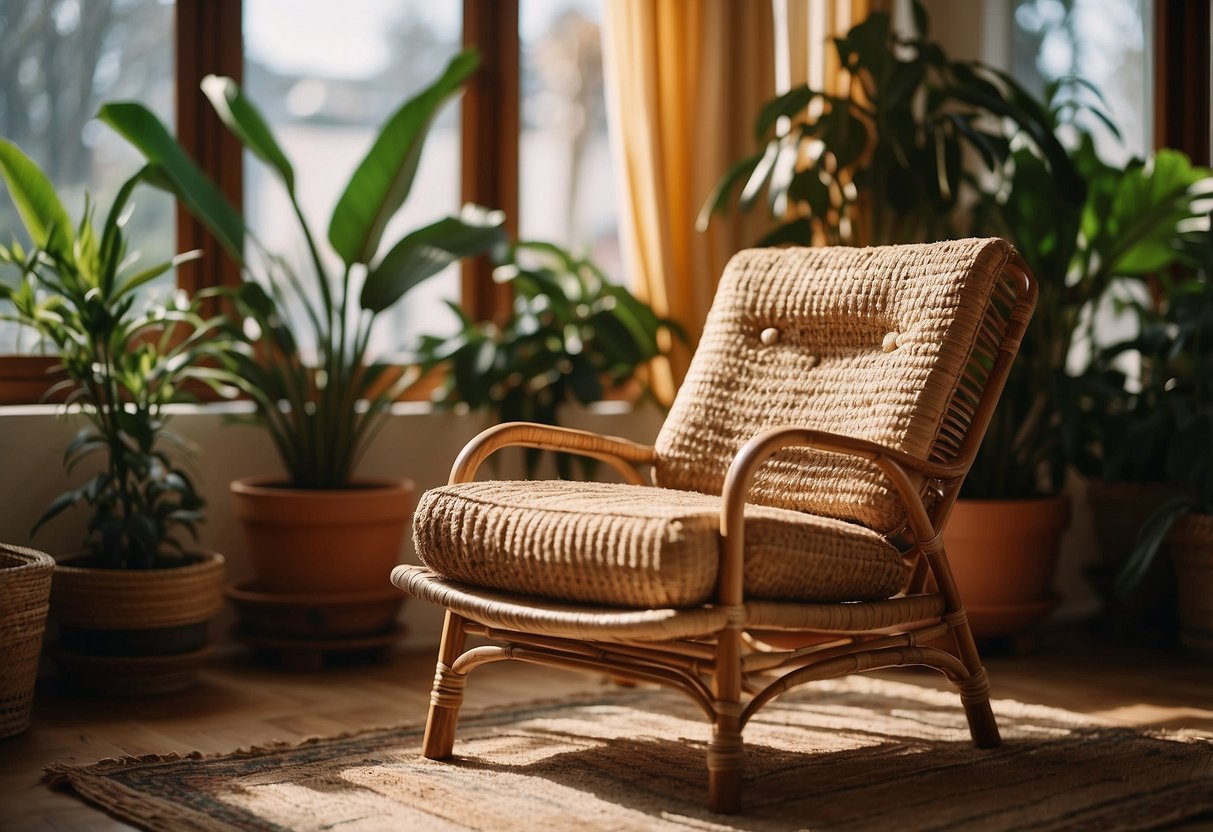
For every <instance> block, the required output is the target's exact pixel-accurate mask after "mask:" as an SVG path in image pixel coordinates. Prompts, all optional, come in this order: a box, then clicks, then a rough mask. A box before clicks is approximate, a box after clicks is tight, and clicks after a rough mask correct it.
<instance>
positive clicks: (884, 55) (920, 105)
mask: <svg viewBox="0 0 1213 832" xmlns="http://www.w3.org/2000/svg"><path fill="white" fill-rule="evenodd" d="M913 9H914V18H915V23H916V33H915V35H914V36H913V37H909V38H902V37H900V36H899V35H897V34H896V32H895V31H894V29H893V26H892V21H891V19H890V16H889V15H888V14H887V13H885V12H873V13H872V14H871V15H869V16H868V17H867V18H865V19H864V20H863V21H862V22H861V23H859V24H857V25H856V26H854V27H852V28H851V30H850V31H848V32H847V34H846V35H845V36H844V37H840V38H835V39H834V40H833V45H834V48H835V49H836V51H837V52H838V58H839V61H840V63H841V65H842V67H843V68H844V69H846V70H847V71H848V72H849V73H850V75H851V77H852V79H853V92H854V94H853V95H845V96H836V95H830V94H827V93H825V92H823V91H821V90H814V89H812V88H811V87H809V86H807V85H805V86H798V87H795V88H793V89H791V90H789V91H788V92H786V93H784V94H783V95H781V96H779V97H777V98H775V99H773V100H772V101H770V102H768V103H767V104H766V106H764V107H763V109H762V111H761V112H760V114H759V116H758V118H757V120H756V121H755V124H754V135H755V140H756V141H757V143H758V149H757V151H756V152H755V153H754V154H753V155H751V156H749V157H747V158H745V159H742V160H740V161H739V162H737V163H736V164H735V165H733V167H732V168H730V169H729V171H728V172H727V173H725V175H724V176H723V177H722V178H721V180H720V182H719V184H718V185H717V186H716V189H715V190H714V191H713V193H712V194H711V196H710V197H709V198H708V200H707V202H706V203H705V204H704V206H703V210H702V212H701V213H700V216H699V227H700V229H701V230H702V229H703V228H706V226H707V225H708V223H709V221H710V218H711V215H712V214H713V213H716V212H720V211H724V210H725V209H727V208H728V206H729V205H730V204H731V203H732V201H733V198H734V197H733V192H734V191H735V190H736V189H737V186H738V185H739V184H741V191H740V195H739V196H738V197H737V202H738V204H739V206H740V208H741V210H743V211H748V210H750V209H751V208H752V207H753V206H754V205H756V204H758V203H759V201H760V198H761V197H762V195H763V192H764V191H765V193H766V199H765V204H766V207H767V209H768V210H769V211H770V212H771V214H772V215H773V216H774V217H776V218H777V219H783V220H785V222H784V223H783V225H781V226H780V227H778V228H776V229H775V230H774V231H773V232H771V234H769V235H768V236H767V237H766V238H764V239H763V240H761V241H760V242H759V245H774V244H777V243H788V242H790V243H798V244H802V245H810V244H813V243H815V242H816V243H822V244H830V245H837V244H843V245H863V244H874V245H878V244H887V243H901V242H918V241H922V240H939V239H949V238H953V237H957V236H964V233H965V232H966V231H967V228H966V227H965V226H966V225H967V223H966V220H967V219H969V214H968V213H967V212H966V211H960V210H958V209H961V208H965V207H967V206H968V205H971V204H972V203H973V202H974V201H976V200H977V198H978V195H979V193H980V191H981V189H982V188H983V187H984V186H983V185H982V183H981V181H980V179H979V175H980V174H981V173H982V172H983V171H984V172H985V173H986V174H990V173H994V172H997V171H999V170H1000V169H1001V168H1002V165H1003V164H1004V163H1005V161H1006V160H1007V158H1008V156H1009V155H1010V153H1011V145H1012V139H1013V138H1015V137H1016V136H1020V137H1022V139H1021V140H1022V141H1026V142H1027V143H1029V144H1030V145H1031V146H1032V148H1033V151H1034V152H1035V153H1036V154H1037V155H1038V156H1039V158H1041V159H1042V160H1044V161H1045V163H1046V164H1047V166H1048V169H1049V171H1050V173H1051V175H1053V176H1054V177H1056V179H1057V180H1058V182H1059V183H1060V184H1061V185H1062V187H1063V190H1066V191H1067V192H1069V193H1070V194H1071V196H1070V197H1069V198H1070V199H1071V200H1074V201H1078V202H1081V200H1082V188H1083V185H1082V181H1081V180H1080V179H1079V178H1078V176H1077V174H1076V172H1075V170H1074V167H1073V165H1072V163H1071V161H1070V159H1069V157H1068V156H1067V154H1066V152H1065V149H1064V148H1063V147H1062V145H1061V143H1060V142H1059V141H1058V139H1057V137H1056V135H1055V134H1054V132H1053V130H1052V124H1051V122H1050V119H1049V115H1048V113H1047V112H1045V110H1044V108H1043V107H1042V106H1041V104H1040V103H1039V102H1038V101H1036V100H1035V99H1034V98H1033V97H1032V96H1031V95H1029V94H1028V93H1027V92H1026V91H1025V90H1024V89H1023V88H1021V87H1020V86H1019V85H1018V84H1017V83H1016V82H1015V80H1014V79H1013V78H1011V77H1010V76H1008V75H1006V74H1005V73H1003V72H999V71H997V70H995V69H992V68H990V67H987V66H984V65H982V64H980V63H977V62H974V61H954V60H951V59H950V58H949V57H948V56H947V55H946V53H945V52H944V50H943V48H942V47H941V46H940V45H939V44H938V43H935V42H934V41H932V40H930V39H929V38H928V36H927V34H928V30H929V21H928V19H927V14H926V12H925V11H924V9H923V8H922V6H921V5H920V4H919V3H917V2H916V3H914V6H913Z"/></svg>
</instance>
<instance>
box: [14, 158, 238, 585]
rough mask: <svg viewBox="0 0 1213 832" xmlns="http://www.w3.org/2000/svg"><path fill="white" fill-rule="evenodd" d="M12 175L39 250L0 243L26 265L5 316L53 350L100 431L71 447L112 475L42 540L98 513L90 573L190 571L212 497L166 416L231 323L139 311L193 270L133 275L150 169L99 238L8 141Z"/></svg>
mask: <svg viewBox="0 0 1213 832" xmlns="http://www.w3.org/2000/svg"><path fill="white" fill-rule="evenodd" d="M0 175H2V176H3V179H4V182H5V184H6V185H7V186H8V192H9V195H10V196H11V197H12V199H13V202H14V204H15V205H16V207H17V210H18V212H19V214H20V216H21V219H22V221H23V223H24V225H25V228H26V231H27V232H28V234H29V237H30V239H31V241H32V244H33V246H32V248H31V249H30V250H28V251H26V250H25V249H24V248H23V247H22V246H21V245H20V244H19V243H17V242H14V243H13V244H12V245H11V246H8V247H4V246H0V263H3V264H6V265H7V266H9V267H10V268H15V269H16V270H17V271H18V273H19V278H18V280H17V282H16V283H15V285H14V284H9V283H0V300H3V301H6V302H7V304H6V306H7V308H8V309H9V310H11V311H7V312H5V313H4V314H3V315H2V317H3V318H4V319H6V320H10V321H15V322H17V323H19V324H22V325H26V326H29V327H31V328H33V329H34V330H35V331H36V332H37V333H38V334H39V335H40V336H41V337H42V338H43V339H44V340H45V341H46V342H48V343H50V344H52V345H53V346H54V347H55V349H56V350H57V352H58V357H59V359H60V363H61V366H62V370H63V372H64V374H65V379H64V380H63V381H62V382H60V383H59V384H58V385H56V389H54V390H52V393H55V392H66V400H65V408H67V409H69V410H71V411H73V412H75V411H78V412H79V413H80V414H82V415H83V416H84V418H85V419H87V420H88V425H87V426H86V427H85V428H83V429H82V430H81V431H80V432H79V433H78V434H77V435H76V437H75V438H74V439H73V440H72V441H71V443H70V444H69V445H68V446H67V449H66V451H65V452H64V465H65V467H66V468H67V470H68V471H69V472H70V471H72V470H74V469H75V468H76V466H77V465H79V464H80V463H82V462H84V461H85V460H88V459H90V458H92V457H95V456H99V457H100V458H101V459H102V464H101V465H100V470H99V471H97V473H95V474H93V475H92V476H90V477H88V478H87V479H85V480H84V482H82V483H81V484H80V485H78V486H76V487H75V488H72V489H71V490H69V491H66V492H64V493H63V494H61V495H60V496H59V497H58V498H56V499H55V500H54V501H53V502H52V503H51V505H50V507H49V508H48V509H47V511H46V513H45V514H44V515H43V516H42V518H41V520H39V521H38V524H37V526H35V530H37V528H39V527H41V525H42V524H43V523H45V522H46V521H47V520H50V519H51V518H52V517H55V516H56V515H58V514H59V513H60V512H62V511H64V510H65V509H67V508H69V507H71V506H74V505H77V504H81V503H83V504H85V505H87V506H88V507H89V508H90V509H91V512H92V513H91V517H90V519H89V521H88V536H87V541H86V545H87V546H88V548H89V550H90V552H91V554H92V558H91V560H90V564H91V565H95V566H101V567H108V568H121V569H142V568H151V567H156V566H164V565H169V564H171V563H176V562H180V558H177V557H174V553H179V552H181V550H182V543H181V540H180V538H179V533H180V532H186V533H188V534H189V535H191V536H193V537H195V538H196V537H197V524H198V523H199V522H200V521H201V520H202V517H203V514H202V512H203V500H202V498H201V497H200V496H199V495H198V493H197V491H196V490H195V488H194V485H193V482H192V481H191V479H190V476H189V474H188V473H187V472H186V470H185V469H184V468H183V467H182V466H181V464H180V463H178V462H177V460H176V459H175V456H174V454H173V453H170V452H169V450H168V448H169V447H170V446H178V447H179V446H181V445H182V442H181V440H180V439H178V438H177V437H175V436H174V435H173V434H172V433H170V432H169V431H168V430H167V429H166V423H167V421H168V415H167V413H166V411H165V407H166V406H167V405H170V404H174V403H178V402H189V401H193V400H194V397H193V395H192V393H191V392H190V386H189V385H190V382H193V381H206V376H207V372H206V369H205V367H204V366H203V365H205V364H206V363H207V362H208V361H209V362H216V361H219V360H222V359H223V358H224V356H225V353H226V351H227V349H228V347H229V346H230V343H229V342H228V341H227V339H226V338H225V337H224V336H223V329H224V326H223V324H224V321H223V320H222V319H215V318H212V319H209V320H204V319H203V318H202V317H201V315H200V314H199V304H200V302H201V299H193V300H191V299H188V298H184V297H183V296H178V297H176V298H174V300H173V302H172V303H170V304H168V305H167V306H155V305H151V306H148V307H147V308H146V309H145V308H143V305H142V304H141V303H140V301H139V298H138V295H137V290H138V289H139V288H140V287H141V286H144V285H146V284H147V283H149V282H150V281H152V280H154V279H155V278H156V277H158V276H160V275H162V274H164V273H166V272H168V271H169V270H171V269H173V268H174V267H175V266H177V265H179V264H180V263H182V262H184V261H186V260H189V259H192V258H193V257H195V256H197V252H190V253H188V254H181V255H178V256H177V257H174V258H173V259H172V260H171V261H168V262H165V263H160V264H157V265H154V266H150V267H147V268H143V269H136V268H135V267H134V265H133V264H134V260H135V254H134V252H130V251H128V248H127V240H126V237H125V235H124V232H123V225H124V223H125V221H126V217H127V216H129V209H130V208H131V207H132V203H131V202H130V199H131V195H132V192H133V191H134V189H135V187H136V186H137V185H138V184H139V183H140V182H141V181H143V180H144V179H145V178H146V177H147V175H148V171H147V170H146V169H145V170H142V171H140V172H139V173H137V174H136V175H135V176H133V177H131V178H130V179H128V180H127V181H126V183H125V184H124V185H123V186H122V187H121V189H120V190H119V191H118V195H117V196H116V197H115V199H114V202H113V204H112V205H111V206H110V209H109V211H108V212H107V213H106V215H105V218H104V221H103V223H102V225H101V226H100V227H99V228H95V227H94V211H93V206H92V204H91V203H89V202H88V201H87V200H86V203H85V208H84V212H83V216H82V217H81V219H80V221H79V223H76V224H73V223H71V221H70V220H69V218H68V215H67V212H66V211H65V210H64V208H63V205H62V203H61V202H60V200H59V197H58V195H57V194H56V192H55V188H54V186H53V185H52V183H51V181H50V180H49V179H48V178H47V176H46V174H45V173H44V172H43V171H42V169H41V168H39V167H38V165H37V164H36V163H34V162H33V161H32V160H31V159H29V158H28V157H27V156H26V155H25V154H24V153H22V152H21V150H20V149H19V148H18V147H17V146H16V145H14V144H13V143H12V142H9V141H8V140H3V139H0Z"/></svg>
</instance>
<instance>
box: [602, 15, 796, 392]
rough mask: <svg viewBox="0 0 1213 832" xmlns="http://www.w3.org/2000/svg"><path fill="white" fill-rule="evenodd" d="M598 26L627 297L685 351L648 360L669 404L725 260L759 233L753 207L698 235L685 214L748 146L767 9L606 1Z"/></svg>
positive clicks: (760, 86)
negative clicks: (643, 305) (661, 322)
mask: <svg viewBox="0 0 1213 832" xmlns="http://www.w3.org/2000/svg"><path fill="white" fill-rule="evenodd" d="M605 23H606V25H605V27H604V39H605V58H604V63H605V69H606V73H607V107H608V108H609V110H610V113H609V119H610V120H611V123H612V127H613V128H614V129H615V132H614V133H613V137H614V141H615V143H616V146H615V159H616V164H617V168H616V170H617V171H619V173H620V175H621V179H622V193H621V194H620V199H621V204H620V217H619V221H620V236H621V238H622V242H623V247H624V263H625V264H626V267H627V272H628V274H629V275H630V276H631V279H632V285H633V287H634V288H635V290H636V293H637V295H638V296H640V297H642V298H644V299H645V300H647V301H648V302H649V303H650V304H652V305H653V307H654V309H655V310H656V311H657V312H658V314H661V315H667V316H669V317H671V318H673V319H674V320H676V321H678V322H679V323H680V324H681V325H682V326H683V327H684V328H685V329H686V330H687V334H688V335H689V336H690V338H691V346H690V347H689V348H688V347H684V346H679V345H675V348H674V350H673V352H672V354H671V359H670V366H668V367H666V366H658V367H655V368H654V378H653V385H654V389H655V391H656V392H657V394H658V395H659V397H661V398H663V399H665V400H667V401H668V400H669V399H670V398H672V396H673V391H674V389H675V388H676V385H677V382H678V381H681V379H682V377H683V375H684V374H685V372H686V365H687V362H688V360H689V357H690V352H691V350H692V349H693V346H694V344H695V343H696V342H697V341H698V336H699V331H700V328H701V327H702V324H703V320H704V317H705V316H706V315H707V311H708V306H709V305H710V304H711V301H712V295H713V292H714V291H715V288H716V281H717V279H718V278H719V276H720V272H721V270H722V269H723V267H724V263H725V261H726V260H727V259H728V258H729V256H730V255H732V254H733V253H734V252H735V251H737V250H738V249H740V248H742V247H743V246H744V245H746V244H747V243H750V242H753V241H754V239H756V237H757V236H759V235H758V234H756V233H753V232H754V228H755V226H756V224H757V223H759V222H761V219H762V218H761V217H760V216H759V213H760V212H757V211H756V212H754V213H755V216H754V218H752V219H747V220H746V221H745V222H739V221H736V218H729V219H732V220H734V221H728V222H713V223H712V226H711V228H709V229H708V231H707V233H704V234H701V233H699V232H697V231H696V230H695V217H696V215H697V214H698V213H699V209H700V206H701V205H702V204H703V202H704V200H705V199H707V197H708V195H709V194H710V193H711V191H712V187H713V186H714V185H715V183H716V181H717V180H718V179H719V178H720V176H721V175H722V174H723V173H724V171H725V170H727V169H728V167H729V165H731V164H732V163H733V162H735V161H736V160H738V159H740V158H741V157H742V156H743V155H745V154H748V153H751V152H753V148H754V138H753V123H754V118H755V116H757V114H758V110H759V109H760V108H761V106H762V104H763V102H765V101H767V100H768V99H769V98H770V97H771V96H772V94H773V93H774V89H775V86H774V62H773V60H772V42H773V33H772V29H771V6H770V3H767V2H754V0H609V2H608V3H607V5H606V21H605ZM747 226H749V228H748V229H747Z"/></svg>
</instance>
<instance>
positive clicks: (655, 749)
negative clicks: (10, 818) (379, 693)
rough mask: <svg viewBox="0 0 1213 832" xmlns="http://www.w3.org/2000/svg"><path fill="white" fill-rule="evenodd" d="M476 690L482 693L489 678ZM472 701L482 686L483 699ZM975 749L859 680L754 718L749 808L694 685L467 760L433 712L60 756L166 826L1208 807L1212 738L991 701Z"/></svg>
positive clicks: (538, 721)
mask: <svg viewBox="0 0 1213 832" xmlns="http://www.w3.org/2000/svg"><path fill="white" fill-rule="evenodd" d="M471 696H473V697H474V685H473V691H472V694H471ZM473 701H474V699H473ZM994 711H995V714H996V715H997V716H998V718H999V721H1000V723H1001V727H1002V731H1003V736H1004V739H1006V740H1007V742H1006V743H1005V744H1004V746H1003V747H1002V748H1000V749H997V750H994V751H978V750H975V749H973V748H972V746H971V745H970V744H969V741H968V731H967V729H966V728H965V724H964V717H963V714H962V712H961V709H960V707H959V700H958V697H957V696H955V695H954V694H951V693H942V692H937V691H934V690H930V689H926V688H921V687H918V686H916V685H913V684H904V683H900V682H888V681H884V680H880V679H872V678H863V677H853V678H850V679H845V680H838V681H833V682H822V683H819V684H817V685H815V686H812V687H810V688H805V689H801V690H799V691H797V692H795V693H793V694H789V695H787V696H785V697H782V698H781V699H779V700H776V701H775V702H773V703H771V704H769V705H767V707H766V708H764V709H763V710H762V711H761V712H760V713H759V715H758V716H757V717H755V719H754V720H753V721H752V722H751V723H750V725H749V726H748V727H747V729H746V733H745V739H746V746H747V758H746V765H747V771H746V786H745V793H744V794H745V798H744V800H745V805H744V808H743V811H742V813H741V814H740V815H736V816H732V817H723V816H719V815H713V814H711V813H709V812H708V811H707V810H706V809H705V808H704V801H705V795H706V789H707V774H706V769H705V764H704V744H705V740H706V738H707V735H708V728H707V725H706V722H705V721H704V720H703V719H702V716H701V714H700V713H699V711H698V710H696V709H694V708H693V706H691V705H690V704H689V703H688V702H687V701H684V700H683V699H681V698H680V697H679V696H677V695H675V694H672V693H667V692H664V691H655V690H648V689H631V690H628V689H620V690H619V691H617V692H613V693H610V694H608V695H606V696H599V697H596V698H594V699H582V700H571V701H570V700H565V701H563V702H548V703H542V704H537V705H530V706H523V707H515V708H508V709H497V710H494V711H490V712H482V713H478V714H474V713H472V712H470V711H469V712H468V713H466V714H465V717H464V719H463V720H462V721H461V724H460V726H459V733H458V738H457V740H456V745H455V752H456V755H457V756H456V757H455V758H454V759H453V760H451V761H448V762H433V761H430V760H426V759H424V758H422V757H421V756H420V754H419V753H418V748H419V746H420V743H421V734H422V729H421V727H420V726H409V727H404V728H393V729H388V730H376V731H368V732H366V733H361V734H357V735H349V736H343V737H337V738H332V739H317V740H312V741H309V742H305V743H302V744H298V745H289V746H287V745H282V746H277V747H271V748H254V749H248V750H243V751H238V752H236V753H233V754H227V755H223V756H218V757H203V756H202V755H192V756H187V757H175V756H174V757H145V758H141V759H123V760H103V761H102V762H100V763H97V764H95V765H91V766H83V767H73V766H67V765H56V766H53V767H51V768H50V769H49V770H48V780H49V781H51V782H52V783H53V784H56V785H59V786H63V787H70V788H73V789H74V790H75V791H76V793H78V794H79V795H80V796H81V797H83V798H84V799H86V800H88V801H90V802H92V803H94V804H96V805H97V806H100V807H101V808H103V809H105V810H106V811H108V812H110V813H111V814H113V815H115V816H116V817H119V818H121V819H123V820H126V821H128V822H130V823H133V824H135V825H136V826H138V827H140V828H143V829H151V830H174V832H177V831H178V830H284V829H285V830H313V829H314V830H319V829H336V830H341V832H355V831H357V832H363V831H364V830H376V831H377V830H466V829H479V830H494V832H497V831H500V832H531V830H539V829H577V830H579V832H597V831H598V830H633V829H634V830H732V829H738V830H753V832H762V831H763V830H790V829H895V830H898V832H902V831H903V830H913V829H966V830H967V829H1023V828H1032V829H1101V830H1129V829H1157V828H1159V827H1160V826H1164V825H1167V824H1172V823H1176V822H1179V821H1182V820H1185V819H1191V818H1194V817H1196V816H1199V815H1202V814H1203V813H1210V812H1213V739H1210V738H1209V737H1204V736H1197V735H1194V734H1189V733H1171V734H1165V735H1164V734H1143V733H1140V732H1136V731H1131V730H1127V729H1119V728H1108V727H1098V726H1093V725H1091V724H1090V722H1089V720H1086V721H1084V719H1083V718H1082V717H1081V716H1079V715H1077V714H1073V713H1069V712H1066V711H1061V710H1056V709H1052V708H1044V707H1037V706H1029V705H1022V704H1019V703H1016V702H1012V701H1005V700H1004V701H996V702H995V704H994Z"/></svg>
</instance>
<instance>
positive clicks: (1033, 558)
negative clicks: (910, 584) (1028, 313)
mask: <svg viewBox="0 0 1213 832" xmlns="http://www.w3.org/2000/svg"><path fill="white" fill-rule="evenodd" d="M1069 522H1070V498H1069V497H1068V496H1065V495H1062V496H1057V497H1043V498H1039V499H1025V500H957V502H956V505H955V507H954V508H953V509H952V515H951V517H950V518H949V520H948V524H947V527H946V528H945V529H944V533H943V540H944V546H945V547H946V549H947V553H948V562H949V563H950V564H951V566H952V574H953V575H954V577H955V578H956V584H957V586H958V587H959V589H960V597H961V599H962V600H963V602H964V605H965V609H966V610H968V613H969V621H970V622H971V623H972V625H973V634H974V635H975V636H976V637H978V638H996V637H1003V636H1013V635H1017V634H1019V633H1022V632H1024V631H1026V630H1028V629H1029V628H1031V627H1032V626H1033V625H1034V624H1036V623H1037V622H1038V621H1039V620H1040V619H1041V618H1043V617H1044V616H1045V615H1046V614H1047V613H1048V612H1049V611H1050V610H1051V609H1052V608H1053V607H1054V606H1055V605H1056V604H1057V601H1058V598H1057V595H1056V594H1055V593H1054V590H1053V579H1054V576H1055V574H1056V571H1057V554H1058V550H1059V548H1060V544H1061V535H1062V533H1063V532H1065V530H1066V527H1067V526H1068V525H1069Z"/></svg>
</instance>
